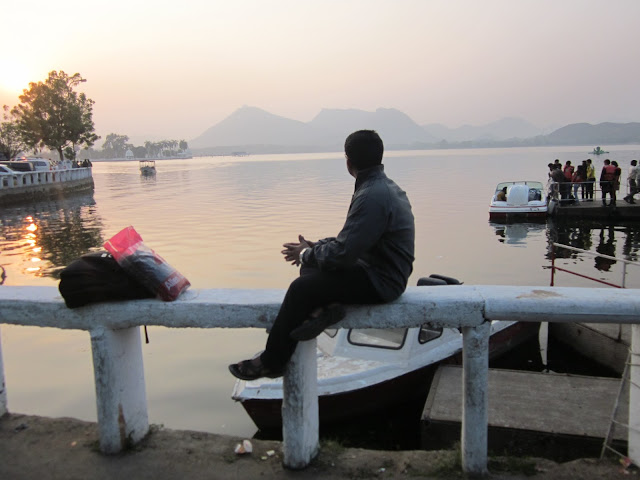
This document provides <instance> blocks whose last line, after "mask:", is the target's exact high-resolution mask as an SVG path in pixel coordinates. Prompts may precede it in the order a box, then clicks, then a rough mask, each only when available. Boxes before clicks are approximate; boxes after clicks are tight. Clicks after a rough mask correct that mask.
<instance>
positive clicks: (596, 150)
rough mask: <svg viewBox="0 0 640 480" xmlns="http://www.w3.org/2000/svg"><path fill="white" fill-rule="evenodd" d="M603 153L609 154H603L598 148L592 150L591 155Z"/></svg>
mask: <svg viewBox="0 0 640 480" xmlns="http://www.w3.org/2000/svg"><path fill="white" fill-rule="evenodd" d="M603 153H609V152H605V151H604V150H603V149H601V148H600V147H596V148H594V149H593V151H592V152H591V154H592V155H602V154H603Z"/></svg>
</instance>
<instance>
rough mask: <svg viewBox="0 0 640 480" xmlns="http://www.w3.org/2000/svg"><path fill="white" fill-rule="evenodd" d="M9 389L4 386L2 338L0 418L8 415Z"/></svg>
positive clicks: (0, 351)
mask: <svg viewBox="0 0 640 480" xmlns="http://www.w3.org/2000/svg"><path fill="white" fill-rule="evenodd" d="M7 411H8V410H7V389H6V387H5V385H4V364H3V363H2V338H1V337H0V417H1V416H2V415H4V414H5V413H7Z"/></svg>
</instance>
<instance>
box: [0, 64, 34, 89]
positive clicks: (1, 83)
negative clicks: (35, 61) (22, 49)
mask: <svg viewBox="0 0 640 480" xmlns="http://www.w3.org/2000/svg"><path fill="white" fill-rule="evenodd" d="M0 71H1V72H2V73H3V75H2V78H1V79H0V89H1V90H4V92H5V93H7V94H13V95H20V94H22V91H23V90H24V89H27V88H29V82H37V81H38V77H37V76H35V74H34V72H33V71H32V70H31V68H29V67H28V66H27V65H26V64H24V63H21V62H18V61H15V60H12V59H0Z"/></svg>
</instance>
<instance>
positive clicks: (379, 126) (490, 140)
mask: <svg viewBox="0 0 640 480" xmlns="http://www.w3.org/2000/svg"><path fill="white" fill-rule="evenodd" d="M363 128H366V129H373V130H376V131H377V132H378V133H379V134H380V136H381V137H382V139H383V141H384V143H385V148H386V149H389V150H394V149H428V148H464V147H484V146H492V147H499V146H527V145H607V144H610V145H611V144H624V143H640V123H637V122H634V123H624V124H622V123H601V124H597V125H591V124H588V123H576V124H571V125H567V126H565V127H562V128H558V129H556V130H553V131H549V129H547V130H546V131H545V130H543V129H540V128H537V127H535V126H534V125H532V124H530V123H528V122H526V121H525V120H522V119H519V118H503V119H501V120H498V121H496V122H493V123H490V124H487V125H482V126H472V125H464V126H461V127H458V128H449V127H446V126H444V125H440V124H429V125H418V124H417V123H416V122H414V121H413V120H412V119H411V118H410V117H409V116H408V115H406V114H404V113H402V112H401V111H399V110H396V109H393V108H379V109H377V110H376V111H375V112H367V111H363V110H356V109H323V110H322V111H320V113H318V115H316V116H315V117H314V118H313V119H312V120H311V121H310V122H306V123H305V122H301V121H298V120H292V119H289V118H285V117H281V116H278V115H274V114H272V113H269V112H267V111H265V110H262V109H260V108H256V107H249V106H244V107H241V108H239V109H238V110H236V111H235V112H233V113H232V114H231V115H229V116H228V117H227V118H225V119H224V120H222V121H221V122H219V123H217V124H215V125H213V126H212V127H210V128H209V129H207V130H206V131H205V132H203V133H202V134H201V135H199V136H198V137H196V138H194V139H192V140H191V141H189V147H190V148H191V151H192V152H193V153H194V154H199V155H206V154H224V153H230V152H232V151H243V152H247V153H256V154H257V153H289V152H291V153H294V152H295V153H302V152H322V151H336V150H338V151H339V150H341V149H342V148H343V144H344V139H345V138H346V136H347V135H348V134H349V133H351V132H353V131H355V130H359V129H363Z"/></svg>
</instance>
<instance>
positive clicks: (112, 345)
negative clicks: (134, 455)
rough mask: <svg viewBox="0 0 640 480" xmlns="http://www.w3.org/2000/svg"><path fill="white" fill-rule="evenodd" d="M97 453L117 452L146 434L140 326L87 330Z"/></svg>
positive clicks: (146, 421) (145, 404)
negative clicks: (91, 365)
mask: <svg viewBox="0 0 640 480" xmlns="http://www.w3.org/2000/svg"><path fill="white" fill-rule="evenodd" d="M91 350H92V353H93V373H94V377H95V384H96V403H97V410H98V412H97V413H98V415H97V416H98V425H99V434H100V450H102V452H104V453H118V452H120V451H122V450H123V449H125V448H126V447H127V446H130V445H133V444H135V443H136V442H138V441H140V440H142V438H144V436H145V435H146V434H147V432H148V431H149V417H148V414H147V395H146V389H145V383H144V367H143V361H142V343H141V340H140V327H131V328H125V329H122V330H109V329H104V328H99V329H96V330H91Z"/></svg>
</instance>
